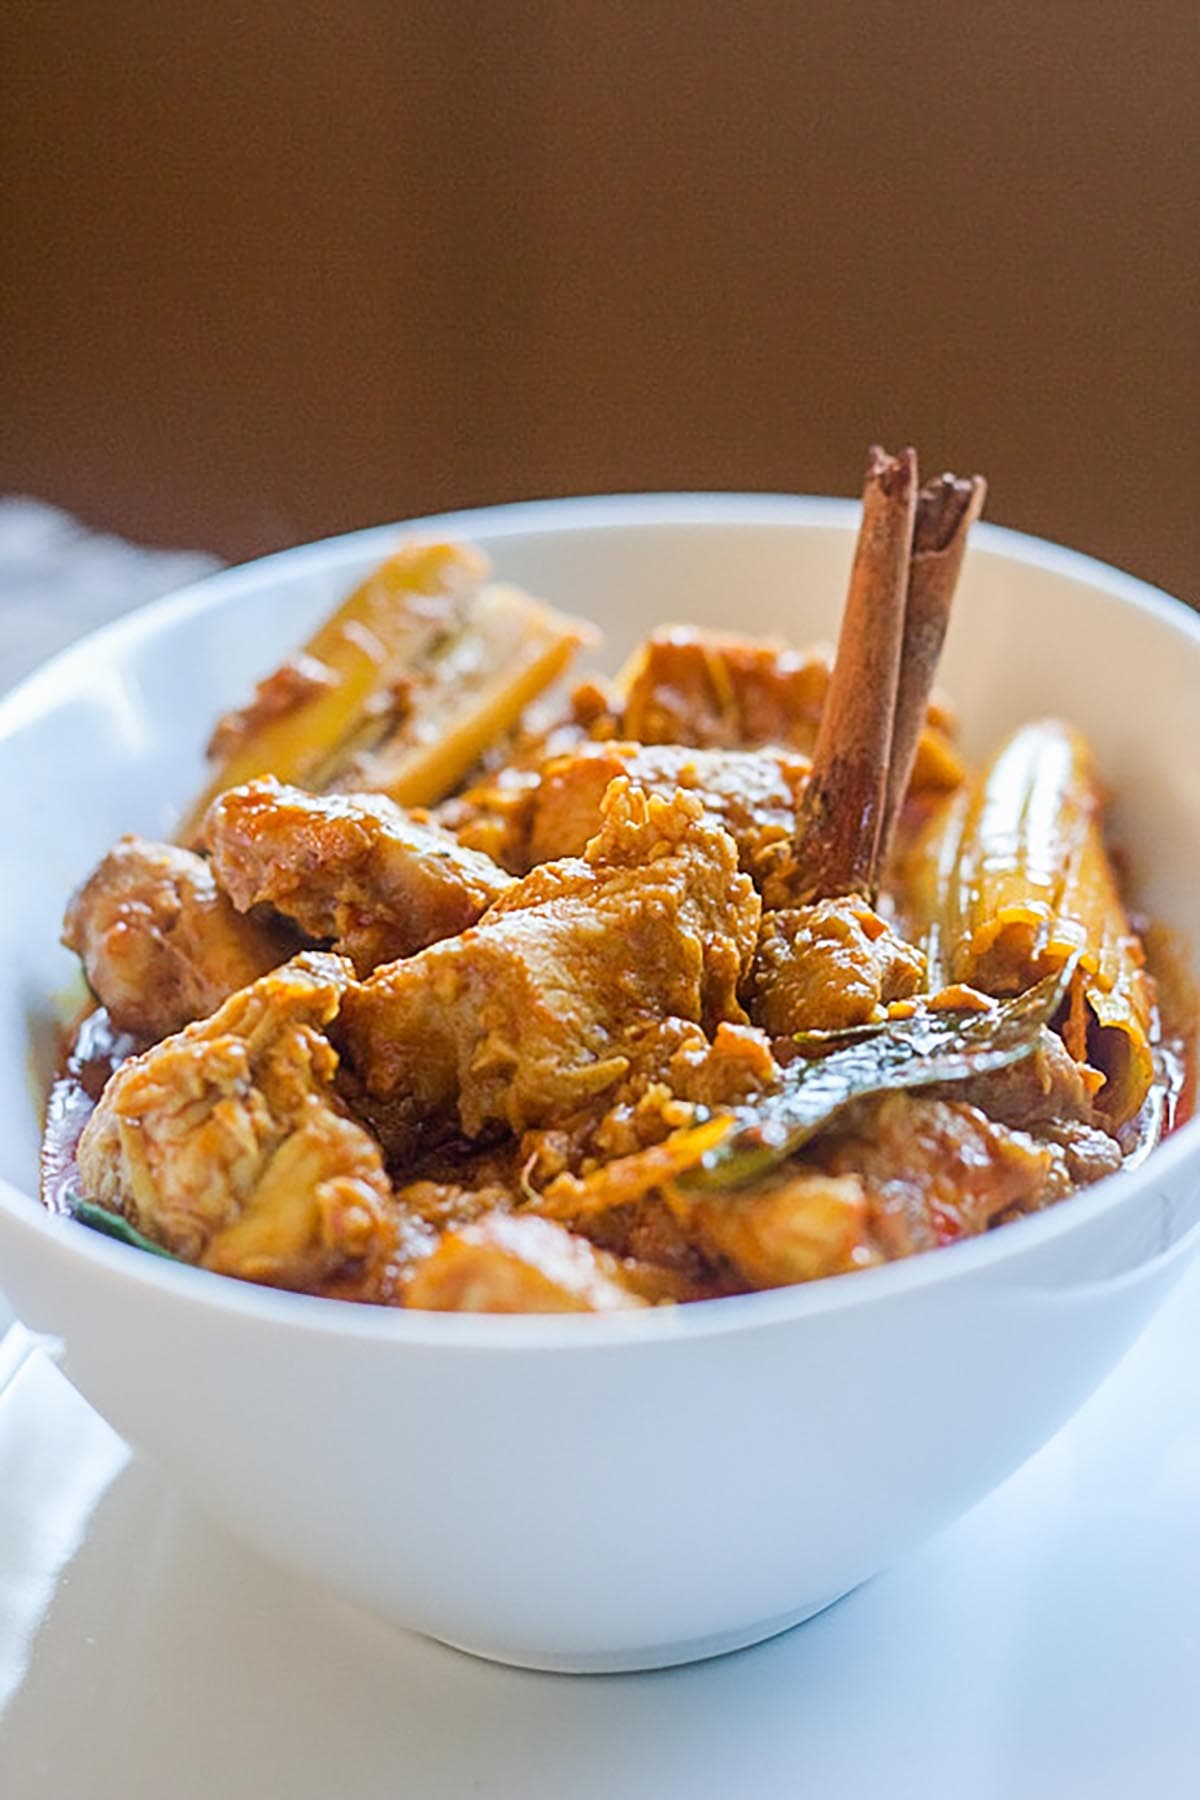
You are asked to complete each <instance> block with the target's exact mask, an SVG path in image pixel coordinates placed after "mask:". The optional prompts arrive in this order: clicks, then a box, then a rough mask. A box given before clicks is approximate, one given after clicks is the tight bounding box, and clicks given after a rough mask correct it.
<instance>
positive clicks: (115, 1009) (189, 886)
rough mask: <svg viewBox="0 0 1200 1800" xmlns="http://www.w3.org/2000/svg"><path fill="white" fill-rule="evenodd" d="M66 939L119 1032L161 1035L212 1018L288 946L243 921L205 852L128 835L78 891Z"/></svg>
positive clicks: (70, 909) (65, 928)
mask: <svg viewBox="0 0 1200 1800" xmlns="http://www.w3.org/2000/svg"><path fill="white" fill-rule="evenodd" d="M62 941H63V943H64V944H65V945H66V946H67V948H68V950H74V951H75V952H76V953H77V954H78V955H79V956H80V957H81V958H82V959H83V966H84V969H85V970H86V972H87V979H88V986H89V987H90V988H91V990H92V992H93V993H94V994H96V995H97V996H98V998H99V999H100V1000H101V1001H102V1002H103V1004H104V1005H105V1007H107V1009H108V1016H109V1018H110V1019H111V1020H112V1022H113V1024H114V1025H115V1027H116V1028H117V1030H118V1031H127V1032H129V1033H130V1034H131V1035H132V1036H134V1037H137V1038H145V1039H151V1040H155V1039H158V1038H162V1037H166V1036H168V1035H169V1034H170V1033H171V1032H173V1031H180V1030H182V1028H183V1027H184V1026H185V1025H190V1024H191V1022H192V1020H193V1019H204V1018H207V1017H208V1015H209V1013H211V1012H214V1011H215V1010H216V1008H217V1007H218V1006H220V1004H221V1002H222V1001H223V1000H226V999H228V997H229V995H230V994H233V993H236V991H237V990H238V988H242V987H246V986H247V985H248V983H250V982H252V981H257V979H258V977H259V976H260V975H265V974H266V972H267V970H268V969H273V968H274V967H275V966H276V964H278V963H280V962H282V961H283V959H284V957H285V956H286V955H287V950H286V949H285V948H283V947H282V946H281V945H280V944H279V943H278V942H277V941H276V939H275V938H274V937H272V935H271V934H270V932H268V931H267V930H265V929H264V928H263V927H262V926H261V925H258V924H256V923H255V922H254V921H253V920H251V919H243V918H241V917H239V915H238V913H237V912H236V911H235V910H234V908H233V907H232V906H231V905H230V903H229V901H228V900H227V899H226V897H225V895H224V894H223V893H221V891H220V889H219V888H218V886H217V884H216V881H215V880H214V878H213V873H212V870H211V869H210V868H209V866H208V864H207V863H206V862H205V861H204V859H203V858H202V857H199V856H195V855H193V853H192V852H191V851H190V850H177V849H175V848H173V847H172V846H171V845H170V844H152V843H148V842H147V841H146V839H145V838H140V837H123V838H122V839H121V841H120V843H118V844H117V845H116V846H115V848H114V849H112V850H110V851H109V853H108V855H107V856H106V857H104V859H103V860H102V861H101V862H100V863H99V864H98V865H97V867H96V868H95V869H94V870H93V872H92V873H91V874H90V875H89V876H88V878H87V880H86V881H85V882H84V883H83V884H82V886H80V887H79V888H77V889H76V891H75V893H74V894H73V896H72V898H71V902H70V905H69V906H68V907H67V913H66V917H65V919H64V920H63V939H62Z"/></svg>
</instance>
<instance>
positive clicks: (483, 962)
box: [343, 779, 760, 1136]
mask: <svg viewBox="0 0 1200 1800" xmlns="http://www.w3.org/2000/svg"><path fill="white" fill-rule="evenodd" d="M759 910H760V909H759V902H758V897H757V895H756V894H755V892H754V887H753V884H752V883H751V881H750V880H749V877H748V876H746V875H743V874H741V873H739V871H738V867H737V849H736V846H735V845H734V843H733V840H732V839H731V838H730V836H729V834H728V833H727V832H726V831H724V830H723V829H722V827H721V826H720V825H717V824H715V823H714V822H713V821H711V820H709V819H707V818H706V817H705V814H704V809H703V807H702V806H701V805H700V802H699V801H698V800H696V799H695V798H693V797H692V796H691V795H688V794H682V793H681V794H677V795H676V796H675V798H674V799H673V800H669V801H668V800H663V799H660V798H657V797H656V796H653V795H647V794H645V793H643V792H642V790H641V789H639V788H635V787H632V786H631V785H630V784H629V782H628V781H626V780H624V779H620V780H617V781H615V782H613V783H612V785H611V787H610V788H609V791H608V793H607V795H606V796H605V801H604V808H603V823H602V826H601V829H600V831H599V832H598V833H597V835H596V836H595V837H594V838H593V839H592V841H591V842H590V843H589V844H588V846H587V850H586V853H585V855H584V857H583V858H582V859H573V858H571V859H567V860H566V861H563V862H557V863H545V864H543V865H542V866H541V867H539V868H537V869H535V870H533V872H532V873H531V874H530V875H527V876H526V877H525V878H524V879H523V880H522V881H519V882H517V883H515V884H514V885H513V886H512V887H511V888H509V889H508V890H507V892H506V893H504V894H503V895H502V896H501V898H500V899H499V900H498V901H497V902H496V904H495V905H494V906H493V907H492V908H491V909H490V911H489V912H488V913H487V914H485V916H484V918H483V920H482V921H481V922H480V924H479V925H477V926H476V927H475V928H474V929H473V930H471V931H467V932H464V933H463V934H462V936H461V937H457V938H452V939H449V940H448V941H446V942H445V943H442V944H435V945H433V946H432V947H431V948H430V949H428V950H423V951H421V952H420V954H419V955H417V956H414V957H410V958H408V959H407V960H406V961H403V962H397V963H392V964H390V965H389V966H388V967H386V968H383V969H380V970H378V971H377V972H376V973H375V975H374V976H373V977H372V978H371V980H370V981H368V982H367V983H366V984H365V985H364V986H363V987H362V988H360V989H359V990H358V991H357V992H355V993H352V994H351V995H349V996H348V997H347V1002H346V1006H345V1008H344V1014H343V1020H344V1027H343V1028H344V1032H345V1037H346V1041H347V1043H348V1045H349V1048H350V1052H351V1056H352V1059H353V1061H354V1063H355V1065H356V1067H357V1069H358V1071H359V1073H360V1075H361V1076H362V1077H363V1078H364V1079H365V1081H366V1083H367V1086H368V1087H369V1088H370V1090H371V1091H372V1092H373V1093H375V1094H376V1095H380V1096H387V1095H392V1094H396V1093H401V1094H404V1095H406V1096H408V1097H409V1099H410V1101H411V1104H412V1107H413V1109H414V1112H415V1113H416V1115H417V1116H419V1117H426V1116H429V1115H431V1114H432V1115H437V1114H439V1113H441V1114H446V1113H447V1112H449V1113H453V1112H455V1111H456V1112H457V1115H458V1118H459V1120H460V1122H461V1125H462V1128H463V1130H464V1131H465V1132H467V1134H468V1135H470V1136H475V1135H478V1133H479V1132H480V1131H482V1129H483V1128H484V1126H485V1125H487V1124H488V1123H489V1122H490V1121H497V1122H503V1123H505V1124H507V1125H509V1126H511V1127H512V1128H513V1129H514V1130H516V1131H521V1130H524V1129H525V1127H526V1126H529V1125H536V1124H543V1123H546V1122H548V1121H550V1120H552V1119H556V1118H562V1117H564V1116H565V1115H568V1114H570V1113H572V1112H573V1111H575V1110H576V1109H577V1108H578V1107H580V1106H582V1105H584V1104H586V1103H588V1102H590V1101H591V1100H593V1099H594V1098H595V1097H596V1096H598V1095H600V1094H602V1093H604V1092H605V1091H606V1090H607V1089H609V1088H611V1087H612V1086H613V1085H614V1084H615V1083H616V1082H617V1081H618V1080H619V1079H620V1078H621V1077H622V1076H623V1075H624V1074H625V1073H626V1071H627V1069H628V1068H629V1065H630V1057H629V1053H628V1049H627V1047H626V1037H627V1034H628V1033H629V1032H630V1031H631V1030H634V1029H636V1028H637V1027H639V1026H642V1025H645V1024H646V1023H648V1022H652V1021H653V1020H655V1019H657V1018H661V1017H662V1016H663V1015H664V1014H669V1015H673V1016H675V1017H678V1018H682V1019H691V1020H695V1021H696V1022H698V1023H701V1024H703V1025H704V1026H705V1027H706V1028H707V1029H709V1030H715V1029H716V1027H717V1026H718V1025H719V1024H720V1023H721V1021H722V1020H724V1019H730V1020H737V1021H740V1020H741V1019H742V1018H743V1017H744V1014H743V1013H742V1010H741V1008H740V1006H739V1005H738V1001H737V988H738V984H739V982H740V981H741V979H742V977H743V975H744V973H745V971H746V968H747V967H748V964H749V960H750V955H751V953H752V951H753V946H754V941H755V937H756V933H757V927H758V919H759Z"/></svg>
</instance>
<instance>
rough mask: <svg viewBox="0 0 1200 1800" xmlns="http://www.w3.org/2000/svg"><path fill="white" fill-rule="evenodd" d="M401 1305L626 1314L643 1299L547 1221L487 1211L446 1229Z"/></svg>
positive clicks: (610, 1266) (615, 1267) (589, 1249)
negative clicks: (486, 1214)
mask: <svg viewBox="0 0 1200 1800" xmlns="http://www.w3.org/2000/svg"><path fill="white" fill-rule="evenodd" d="M403 1300H404V1304H405V1306H412V1307H422V1308H425V1309H426V1310H428V1311H431V1312H474V1313H563V1312H573V1313H579V1312H625V1311H631V1310H633V1309H635V1308H638V1307H642V1306H645V1304H646V1302H645V1300H643V1299H642V1298H641V1296H640V1295H639V1294H638V1293H636V1292H635V1291H634V1290H633V1289H632V1288H631V1287H630V1286H628V1285H627V1284H626V1282H625V1281H624V1280H623V1279H622V1271H621V1267H620V1264H619V1263H618V1262H617V1260H616V1258H615V1257H612V1256H607V1255H606V1254H605V1253H604V1251H603V1250H597V1249H596V1248H595V1247H594V1246H593V1245H592V1244H589V1243H587V1242H586V1240H585V1239H583V1238H578V1237H574V1236H573V1235H572V1234H571V1232H569V1231H564V1229H563V1228H562V1226H561V1225H552V1224H551V1223H550V1221H549V1220H548V1219H537V1218H533V1217H527V1218H514V1217H512V1216H510V1215H508V1214H505V1213H493V1214H491V1215H490V1216H489V1217H486V1218H482V1219H480V1220H478V1221H477V1222H476V1223H475V1224H473V1225H464V1226H463V1227H462V1229H461V1230H459V1231H449V1232H447V1233H446V1235H445V1237H443V1239H442V1241H441V1243H440V1244H439V1245H438V1247H437V1249H436V1250H435V1251H434V1253H433V1255H432V1256H430V1257H428V1258H427V1259H426V1260H425V1261H424V1262H421V1263H419V1264H418V1265H417V1268H416V1270H415V1271H414V1273H413V1274H412V1275H411V1276H410V1277H409V1280H408V1282H407V1284H406V1286H405V1288H404V1293H403Z"/></svg>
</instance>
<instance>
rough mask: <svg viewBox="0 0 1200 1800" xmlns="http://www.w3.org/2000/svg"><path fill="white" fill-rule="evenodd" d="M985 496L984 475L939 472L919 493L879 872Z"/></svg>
mask: <svg viewBox="0 0 1200 1800" xmlns="http://www.w3.org/2000/svg"><path fill="white" fill-rule="evenodd" d="M986 498H987V482H986V481H985V480H984V478H983V476H982V475H970V476H959V475H950V474H946V475H937V476H935V477H934V479H933V480H932V481H927V482H926V483H925V485H924V486H923V487H922V488H921V490H920V492H919V493H918V495H917V505H916V519H915V522H914V524H913V544H912V559H911V562H910V564H909V571H908V595H907V600H906V604H905V609H904V637H903V643H902V647H901V652H900V673H899V680H898V683H897V688H896V710H895V720H894V723H893V727H892V745H891V754H890V757H889V760H888V776H887V795H886V800H885V804H884V813H883V822H882V826H881V829H880V835H879V845H878V861H879V867H880V870H881V871H882V869H883V867H884V866H885V864H886V862H887V858H888V853H889V851H890V849H891V841H892V836H893V833H894V831H895V827H896V820H897V817H898V816H899V812H900V808H901V806H902V805H903V803H904V796H905V795H906V794H907V792H908V784H909V781H910V780H911V779H912V772H913V764H914V762H915V761H916V756H917V744H918V742H919V741H920V737H921V732H922V730H923V729H924V725H925V715H926V711H927V709H928V706H929V696H930V694H931V693H932V691H933V682H934V677H935V675H936V673H937V666H938V662H939V661H940V659H941V654H942V645H943V644H944V643H945V640H946V627H947V626H948V625H949V623H950V608H951V605H952V604H953V601H954V590H955V588H956V587H957V585H958V577H959V571H960V570H961V568H962V564H963V556H964V554H965V552H966V548H967V535H968V533H969V532H970V529H971V526H972V525H973V524H974V523H975V521H976V519H977V518H978V517H979V515H980V513H981V512H982V511H983V503H984V501H985V500H986Z"/></svg>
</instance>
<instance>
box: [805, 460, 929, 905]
mask: <svg viewBox="0 0 1200 1800" xmlns="http://www.w3.org/2000/svg"><path fill="white" fill-rule="evenodd" d="M916 488H917V456H916V451H915V450H911V449H909V450H904V451H902V452H901V453H900V455H899V456H889V455H888V454H887V453H886V451H884V450H882V449H880V448H879V446H878V445H875V446H873V447H872V449H871V451H870V452H869V456H868V462H867V474H866V481H865V484H864V487H863V512H862V523H861V525H860V526H859V532H858V542H857V544H856V546H855V551H854V564H853V568H852V570H851V574H850V589H849V593H848V594H847V597H846V607H845V611H844V612H843V614H842V625H841V632H840V634H839V637H838V647H837V659H836V661H835V663H834V668H833V675H832V677H831V679H830V684H829V692H828V694H827V695H826V699H825V705H824V707H823V709H822V712H821V723H820V726H819V728H818V731H817V741H816V744H815V746H814V748H813V766H812V775H811V777H810V779H809V784H808V788H807V790H806V793H805V798H804V805H803V808H802V812H801V819H800V827H799V832H798V837H797V845H796V862H797V872H798V875H799V878H800V882H801V884H802V887H803V889H804V893H803V896H802V897H803V898H806V899H814V898H816V897H818V896H823V895H833V894H848V893H861V894H865V895H867V896H868V897H873V895H874V892H875V886H876V880H877V875H878V866H879V846H880V833H881V829H882V826H883V819H884V811H885V807H886V804H887V778H888V765H889V760H890V755H891V746H892V733H893V728H894V724H895V711H896V693H897V687H898V683H899V676H900V658H901V650H902V646H903V639H904V619H905V606H906V597H907V591H908V577H909V563H910V557H911V550H912V537H913V525H914V518H915V511H916Z"/></svg>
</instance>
